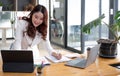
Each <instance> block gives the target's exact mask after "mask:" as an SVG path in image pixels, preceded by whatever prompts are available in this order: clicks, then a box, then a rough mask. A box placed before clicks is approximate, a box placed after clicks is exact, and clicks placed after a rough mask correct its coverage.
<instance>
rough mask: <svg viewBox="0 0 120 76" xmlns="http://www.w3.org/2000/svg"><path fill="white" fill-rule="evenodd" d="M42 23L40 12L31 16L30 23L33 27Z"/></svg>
mask: <svg viewBox="0 0 120 76" xmlns="http://www.w3.org/2000/svg"><path fill="white" fill-rule="evenodd" d="M42 22H43V14H42V13H41V12H36V13H34V14H33V15H32V23H33V25H34V26H35V27H37V26H39V25H40V24H42Z"/></svg>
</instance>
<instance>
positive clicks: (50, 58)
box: [46, 55, 71, 63]
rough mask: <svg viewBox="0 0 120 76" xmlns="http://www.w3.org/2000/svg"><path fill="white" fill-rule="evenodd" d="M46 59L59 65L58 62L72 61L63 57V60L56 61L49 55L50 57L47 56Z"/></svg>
mask: <svg viewBox="0 0 120 76" xmlns="http://www.w3.org/2000/svg"><path fill="white" fill-rule="evenodd" d="M46 58H48V59H49V60H51V61H52V62H54V63H58V62H65V61H69V60H71V59H70V58H67V57H65V56H62V58H61V59H60V60H58V59H56V58H55V57H53V56H51V55H49V56H46Z"/></svg>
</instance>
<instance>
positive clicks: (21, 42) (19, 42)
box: [12, 20, 54, 58]
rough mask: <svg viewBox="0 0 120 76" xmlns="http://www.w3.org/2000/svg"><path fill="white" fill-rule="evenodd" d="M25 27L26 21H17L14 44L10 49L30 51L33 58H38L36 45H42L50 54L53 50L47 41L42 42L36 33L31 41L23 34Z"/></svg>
mask: <svg viewBox="0 0 120 76" xmlns="http://www.w3.org/2000/svg"><path fill="white" fill-rule="evenodd" d="M27 26H28V22H27V21H25V20H18V22H17V28H16V33H15V34H16V35H15V42H14V44H13V47H12V49H18V50H20V49H32V51H33V56H34V58H38V57H39V56H40V55H39V54H40V53H39V50H36V48H37V44H42V45H43V47H44V48H45V49H46V50H47V51H48V53H49V54H51V53H52V52H53V51H54V49H53V48H52V47H51V45H50V42H49V39H48V38H46V40H43V39H42V38H41V34H40V33H39V32H36V36H35V38H34V39H31V38H30V37H29V36H28V35H27V34H26V33H24V32H25V31H26V27H27Z"/></svg>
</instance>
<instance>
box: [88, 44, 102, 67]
mask: <svg viewBox="0 0 120 76" xmlns="http://www.w3.org/2000/svg"><path fill="white" fill-rule="evenodd" d="M99 47H100V45H96V46H94V47H92V48H91V50H90V53H89V56H88V58H87V62H86V66H88V65H90V64H92V63H94V62H95V60H96V58H97V55H98V50H99Z"/></svg>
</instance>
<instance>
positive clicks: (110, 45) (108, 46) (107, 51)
mask: <svg viewBox="0 0 120 76" xmlns="http://www.w3.org/2000/svg"><path fill="white" fill-rule="evenodd" d="M104 17H105V16H104V14H103V15H101V16H100V17H99V18H97V19H95V20H93V21H91V22H89V23H88V24H86V25H84V26H83V27H82V32H83V33H87V34H90V32H91V29H92V28H93V27H97V26H100V25H101V23H102V22H103V21H102V19H103V18H104ZM114 20H115V23H113V24H111V25H109V24H107V23H105V22H103V24H104V25H106V26H107V27H108V29H109V30H110V32H111V34H112V35H113V36H114V39H99V40H98V41H97V42H98V44H101V45H100V48H99V55H100V56H101V57H105V58H115V57H116V55H117V49H116V48H117V44H118V43H119V40H120V36H119V35H118V34H117V33H118V32H119V31H120V11H117V12H116V14H115V16H114Z"/></svg>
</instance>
